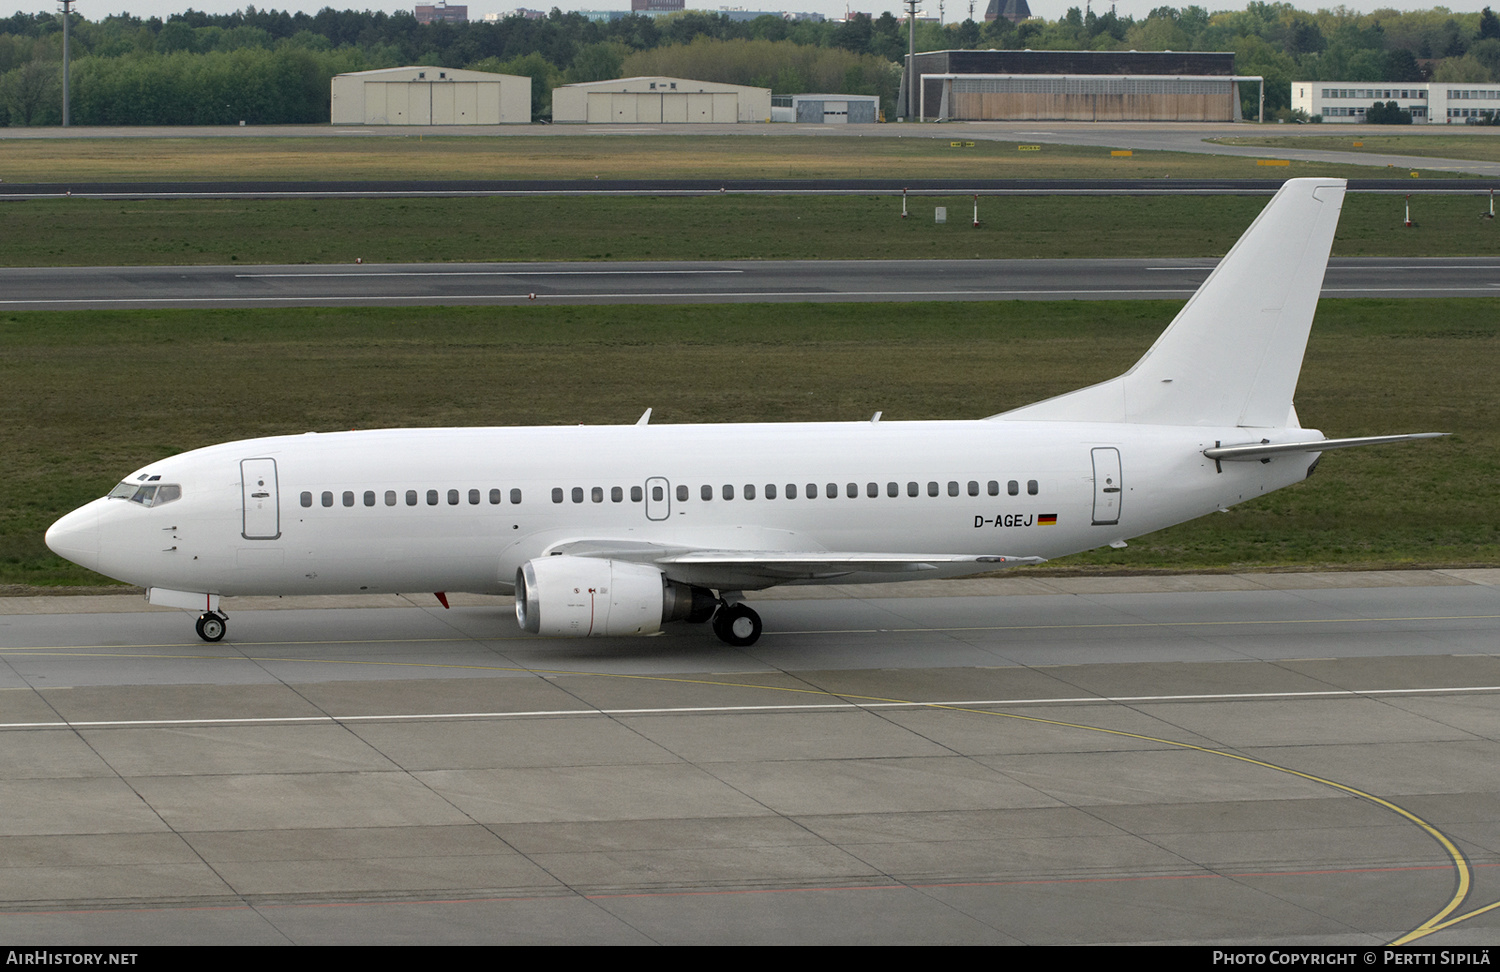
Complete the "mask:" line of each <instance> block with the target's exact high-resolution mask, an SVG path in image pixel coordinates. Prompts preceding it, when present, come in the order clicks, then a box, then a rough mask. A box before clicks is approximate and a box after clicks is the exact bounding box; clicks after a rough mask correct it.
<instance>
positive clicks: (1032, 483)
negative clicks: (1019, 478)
mask: <svg viewBox="0 0 1500 972" xmlns="http://www.w3.org/2000/svg"><path fill="white" fill-rule="evenodd" d="M1026 492H1027V493H1028V494H1029V495H1031V496H1035V495H1036V494H1037V492H1038V488H1037V484H1036V480H1035V479H1028V480H1026Z"/></svg>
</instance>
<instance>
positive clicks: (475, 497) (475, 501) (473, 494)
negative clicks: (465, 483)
mask: <svg viewBox="0 0 1500 972" xmlns="http://www.w3.org/2000/svg"><path fill="white" fill-rule="evenodd" d="M469 505H470V506H478V505H479V490H477V489H471V490H469Z"/></svg>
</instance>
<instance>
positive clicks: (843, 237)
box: [0, 194, 1500, 267]
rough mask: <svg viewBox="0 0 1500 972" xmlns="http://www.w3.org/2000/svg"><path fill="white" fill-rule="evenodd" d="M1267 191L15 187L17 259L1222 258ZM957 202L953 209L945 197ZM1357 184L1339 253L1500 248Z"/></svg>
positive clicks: (1449, 210)
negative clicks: (200, 192) (202, 191)
mask: <svg viewBox="0 0 1500 972" xmlns="http://www.w3.org/2000/svg"><path fill="white" fill-rule="evenodd" d="M1265 203H1266V197H1263V196H1243V197H1241V196H1157V197H1099V198H1090V197H1067V196H1047V197H985V198H982V199H981V200H980V213H979V215H980V221H981V225H980V227H979V229H977V230H976V229H974V228H973V227H972V226H971V221H972V219H971V217H972V212H973V210H972V206H973V200H972V198H971V197H968V196H963V197H953V198H931V197H921V198H913V199H912V201H911V202H910V208H911V212H912V217H911V218H909V219H906V220H902V219H901V218H900V212H901V202H900V200H899V199H894V198H890V197H817V198H803V197H796V198H793V197H759V196H718V195H714V196H706V197H690V198H677V197H653V198H639V199H636V198H631V199H621V198H605V199H580V198H571V197H568V198H565V197H557V196H542V197H528V198H486V199H397V200H300V201H292V200H286V201H280V200H268V201H232V200H192V201H173V202H166V201H140V202H103V201H96V200H85V199H62V200H47V201H35V202H24V203H0V266H12V267H16V266H58V265H105V266H142V265H182V264H230V263H246V264H256V263H353V262H354V260H355V259H356V258H359V259H362V260H364V261H365V262H366V263H407V262H444V261H447V262H453V261H531V260H643V259H644V260H677V259H691V260H697V259H706V260H727V259H752V260H761V259H766V260H769V259H931V258H972V257H986V258H999V257H1021V258H1030V257H1107V256H1176V257H1189V256H1222V255H1223V254H1224V253H1225V252H1226V251H1227V250H1228V249H1229V247H1230V246H1231V245H1232V244H1233V243H1234V241H1235V240H1236V239H1237V238H1238V237H1239V235H1240V234H1241V233H1242V232H1244V230H1245V228H1246V227H1247V226H1249V225H1250V223H1251V221H1252V220H1253V219H1254V218H1255V216H1256V214H1257V213H1259V212H1260V210H1261V209H1262V208H1263V207H1264V206H1265ZM938 205H945V206H947V207H948V215H949V222H948V223H947V224H945V225H936V224H935V223H934V222H933V208H934V207H935V206H938ZM1413 206H1414V209H1413V215H1414V217H1415V219H1416V222H1417V225H1416V227H1415V228H1413V229H1404V228H1402V225H1401V223H1402V216H1403V209H1402V199H1401V197H1400V196H1384V195H1364V194H1353V195H1350V196H1349V197H1348V198H1347V200H1346V202H1345V204H1344V214H1343V218H1342V219H1341V221H1340V223H1339V235H1338V238H1337V239H1336V241H1335V243H1334V254H1335V255H1337V256H1457V255H1478V254H1492V253H1496V252H1500V225H1496V222H1495V221H1493V220H1483V219H1479V218H1477V217H1478V215H1479V213H1480V212H1481V211H1483V210H1484V208H1485V206H1486V202H1485V201H1484V200H1483V199H1481V198H1480V197H1477V196H1431V197H1428V196H1422V197H1418V198H1417V199H1415V200H1414V201H1413Z"/></svg>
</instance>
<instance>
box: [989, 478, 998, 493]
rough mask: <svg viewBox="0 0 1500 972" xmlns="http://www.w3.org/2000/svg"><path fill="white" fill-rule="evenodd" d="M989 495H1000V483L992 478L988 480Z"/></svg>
mask: <svg viewBox="0 0 1500 972" xmlns="http://www.w3.org/2000/svg"><path fill="white" fill-rule="evenodd" d="M990 495H991V496H999V495H1000V484H999V483H998V482H996V481H995V480H993V479H992V480H990Z"/></svg>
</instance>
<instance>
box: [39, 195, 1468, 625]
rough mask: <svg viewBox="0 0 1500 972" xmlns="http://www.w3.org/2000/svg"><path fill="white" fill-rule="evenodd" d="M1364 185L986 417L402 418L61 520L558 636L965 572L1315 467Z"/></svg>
mask: <svg viewBox="0 0 1500 972" xmlns="http://www.w3.org/2000/svg"><path fill="white" fill-rule="evenodd" d="M1343 198H1344V183H1343V182H1342V181H1340V180H1333V179H1294V180H1291V181H1289V182H1287V183H1286V184H1285V185H1284V186H1283V187H1282V189H1281V190H1280V191H1279V192H1278V193H1277V194H1276V196H1275V198H1274V199H1272V200H1271V202H1270V204H1269V205H1268V206H1267V207H1266V208H1265V210H1264V211H1263V212H1262V213H1261V214H1260V216H1259V217H1258V218H1257V219H1256V220H1255V222H1254V223H1253V224H1252V225H1251V226H1250V228H1249V229H1248V230H1247V231H1246V232H1245V235H1244V236H1243V237H1241V238H1240V240H1239V242H1238V243H1236V244H1235V246H1234V248H1233V249H1232V250H1230V252H1229V254H1228V255H1227V256H1226V257H1225V258H1224V259H1223V261H1221V262H1220V263H1219V265H1218V267H1217V268H1216V269H1215V270H1214V271H1213V273H1212V274H1211V275H1210V276H1209V277H1208V279H1207V281H1205V282H1204V284H1203V286H1202V287H1201V288H1200V289H1199V290H1198V292H1197V293H1196V294H1195V295H1194V296H1193V297H1192V299H1191V300H1189V301H1188V303H1187V305H1186V306H1185V307H1183V309H1182V311H1181V312H1180V313H1179V314H1178V315H1177V317H1176V319H1174V320H1173V321H1172V323H1171V325H1170V326H1169V327H1168V328H1167V330H1166V331H1165V332H1164V333H1163V334H1162V335H1161V337H1160V338H1158V339H1157V341H1156V343H1155V344H1154V345H1153V346H1152V347H1151V349H1150V350H1149V351H1147V352H1146V354H1145V356H1144V357H1142V358H1141V359H1140V360H1139V361H1138V362H1136V364H1135V365H1134V367H1132V368H1131V369H1130V370H1129V371H1127V372H1125V373H1124V374H1123V375H1120V376H1119V377H1118V378H1114V379H1112V380H1110V381H1106V382H1103V383H1101V384H1098V385H1093V386H1091V387H1088V388H1083V389H1080V390H1078V391H1074V392H1070V393H1068V394H1065V395H1061V396H1059V397H1057V398H1052V399H1048V400H1046V401H1043V402H1039V403H1037V404H1034V405H1028V406H1025V407H1023V408H1019V409H1016V410H1014V411H1010V412H1006V413H1003V414H1000V415H993V416H990V417H989V418H985V419H975V420H968V421H942V422H882V421H880V415H879V413H877V414H876V415H875V417H874V418H872V419H870V420H869V421H862V422H845V423H806V424H803V423H790V424H774V425H773V424H764V425H759V424H751V425H675V426H674V425H651V424H650V422H649V419H650V414H651V413H650V410H647V412H646V414H645V415H643V416H641V419H640V421H638V422H636V423H635V424H634V425H626V426H607V427H588V426H579V427H547V428H488V429H486V428H475V429H389V430H383V431H367V432H338V433H328V434H324V433H308V434H305V435H287V436H275V437H271V438H262V439H248V440H245V441H241V442H230V443H226V444H224V445H216V446H210V447H208V448H204V449H196V450H194V451H192V452H187V453H184V454H182V455H179V456H173V457H172V458H169V459H163V460H161V461H160V462H153V463H151V464H150V465H148V466H146V467H145V468H144V469H141V470H139V471H138V472H135V473H132V474H131V475H130V476H129V477H128V478H126V479H125V480H124V481H123V482H121V483H120V484H119V485H118V486H116V487H115V488H114V489H113V490H112V491H111V492H110V493H109V495H108V496H106V497H104V498H102V499H98V500H95V501H94V502H92V503H89V504H88V505H86V506H84V507H82V508H80V509H77V510H74V511H73V512H72V513H69V514H68V515H67V516H64V517H63V518H62V519H60V520H58V521H57V522H56V523H54V524H53V525H52V527H51V529H49V530H48V531H47V545H48V546H49V547H51V548H52V550H54V551H55V552H57V553H58V554H59V555H61V556H63V557H66V558H67V559H69V560H71V561H73V562H74V563H77V564H80V565H82V566H84V567H87V568H89V569H91V570H95V571H98V572H99V573H101V574H105V575H108V576H110V577H114V578H117V579H119V580H122V581H126V582H128V583H131V584H137V585H140V586H142V587H144V588H146V592H147V597H148V599H149V600H150V601H151V602H152V603H153V604H162V605H168V606H174V607H179V608H185V609H190V610H197V611H201V612H202V613H201V614H200V615H199V617H198V622H197V630H198V634H199V636H200V637H202V638H204V639H205V640H208V641H218V640H219V639H221V638H223V637H224V634H225V630H226V620H227V619H226V618H225V615H224V614H223V612H222V611H221V610H220V603H219V599H220V598H221V597H224V596H228V595H252V594H262V595H265V594H271V595H293V594H356V593H361V592H386V593H395V592H407V593H410V592H416V591H431V592H435V593H437V596H438V599H439V600H440V601H442V602H443V603H444V604H445V605H446V604H447V600H446V592H448V591H469V592H475V593H492V594H511V593H513V594H514V595H515V599H516V618H517V620H518V621H519V622H520V625H521V627H522V628H523V629H524V630H526V631H529V632H532V633H535V634H541V635H553V636H565V637H586V636H606V637H608V636H617V635H650V634H655V633H657V632H659V631H660V630H661V627H662V625H663V624H664V623H667V622H670V621H677V620H684V621H689V622H703V621H708V620H710V619H712V622H713V624H712V627H713V630H714V633H715V634H717V635H718V636H719V637H720V638H721V639H723V640H724V641H725V642H727V643H729V644H731V645H750V644H753V643H754V642H755V640H756V639H757V638H758V637H759V636H760V632H761V619H760V617H759V616H758V615H757V614H756V612H755V611H753V610H751V608H750V607H749V606H747V605H746V604H745V603H744V602H743V599H742V598H741V596H740V595H741V592H744V591H748V590H759V589H763V588H767V587H772V586H774V585H778V584H816V583H830V582H837V583H842V584H848V583H864V582H875V581H893V580H903V579H916V578H940V577H957V576H962V575H965V574H975V573H981V572H985V571H992V570H995V569H997V568H1001V567H1006V566H1011V565H1015V564H1032V563H1039V562H1041V561H1043V560H1045V559H1047V558H1051V557H1058V556H1062V555H1065V554H1069V553H1076V552H1078V551H1082V550H1089V549H1093V548H1095V547H1100V546H1104V545H1106V544H1113V545H1116V546H1119V545H1123V543H1124V542H1125V541H1126V540H1127V539H1128V538H1130V537H1135V536H1139V535H1141V534H1145V533H1150V532H1151V531H1153V530H1159V529H1161V528H1163V527H1167V526H1171V525H1172V524H1174V523H1180V522H1183V521H1184V520H1189V519H1192V518H1194V517H1198V516H1201V515H1204V514H1207V513H1211V512H1213V511H1215V510H1221V509H1226V508H1228V507H1230V506H1233V505H1234V504H1236V503H1240V502H1244V501H1245V500H1249V499H1253V498H1255V497H1257V496H1261V495H1263V494H1265V493H1268V492H1270V491H1271V490H1273V489H1280V488H1281V487H1283V486H1288V485H1291V484H1292V483H1296V482H1300V481H1301V480H1303V479H1305V478H1307V476H1308V475H1309V474H1310V473H1311V472H1312V471H1313V468H1314V467H1315V466H1316V465H1317V463H1318V461H1319V458H1320V455H1321V453H1323V452H1326V451H1328V450H1331V449H1339V448H1345V447H1349V446H1360V445H1373V444H1377V443H1382V442H1395V441H1403V440H1409V439H1417V438H1429V437H1432V436H1435V435H1438V434H1440V433H1420V434H1415V435H1391V436H1376V437H1369V438H1359V439H1327V438H1325V437H1324V436H1323V434H1322V433H1321V432H1318V431H1315V430H1313V429H1304V428H1302V427H1301V426H1300V425H1299V423H1298V421H1297V414H1296V411H1295V409H1294V408H1293V405H1292V395H1293V392H1294V391H1295V389H1296V385H1297V377H1298V373H1299V372H1300V370H1301V368H1302V355H1303V351H1304V349H1305V347H1306V344H1307V336H1308V330H1309V328H1310V327H1311V325H1312V318H1313V311H1314V310H1315V309H1316V307H1317V303H1318V294H1319V291H1320V290H1321V288H1322V284H1323V272H1324V269H1325V268H1326V266H1327V263H1328V253H1329V249H1330V248H1331V246H1332V244H1333V234H1334V229H1335V227H1336V226H1337V224H1338V216H1339V209H1340V207H1341V205H1342V204H1343Z"/></svg>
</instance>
